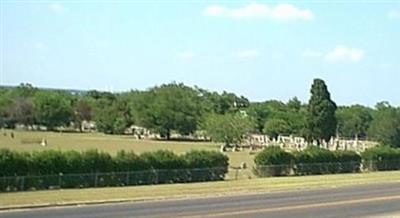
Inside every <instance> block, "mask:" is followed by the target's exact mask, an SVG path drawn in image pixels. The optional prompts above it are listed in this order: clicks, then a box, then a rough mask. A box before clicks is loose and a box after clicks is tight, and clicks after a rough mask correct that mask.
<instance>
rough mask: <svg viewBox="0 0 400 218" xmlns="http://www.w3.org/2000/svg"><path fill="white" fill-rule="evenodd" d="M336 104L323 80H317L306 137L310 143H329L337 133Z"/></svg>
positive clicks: (313, 86) (309, 108)
mask: <svg viewBox="0 0 400 218" xmlns="http://www.w3.org/2000/svg"><path fill="white" fill-rule="evenodd" d="M335 111H336V104H335V102H333V101H332V99H331V95H330V93H329V91H328V87H327V86H326V85H325V82H324V81H323V80H321V79H315V80H314V82H313V84H312V87H311V98H310V101H309V103H308V108H307V117H306V129H305V131H306V132H305V134H306V135H305V136H306V138H307V140H308V141H312V140H317V142H318V143H320V142H321V140H325V141H328V140H330V138H331V137H332V136H334V135H335V133H336V126H337V120H336V117H335Z"/></svg>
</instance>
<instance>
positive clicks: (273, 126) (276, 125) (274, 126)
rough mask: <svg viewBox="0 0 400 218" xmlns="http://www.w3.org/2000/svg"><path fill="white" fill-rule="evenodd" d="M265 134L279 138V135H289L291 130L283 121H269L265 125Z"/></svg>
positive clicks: (275, 119)
mask: <svg viewBox="0 0 400 218" xmlns="http://www.w3.org/2000/svg"><path fill="white" fill-rule="evenodd" d="M263 132H264V133H265V134H267V135H268V136H269V137H272V138H275V139H276V138H277V137H278V135H289V134H290V132H291V130H290V127H289V125H288V123H287V122H286V121H285V120H282V119H277V118H273V119H269V120H267V122H266V123H265V125H264V129H263Z"/></svg>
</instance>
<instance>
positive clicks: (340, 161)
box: [254, 146, 361, 176]
mask: <svg viewBox="0 0 400 218" xmlns="http://www.w3.org/2000/svg"><path fill="white" fill-rule="evenodd" d="M254 162H255V164H256V167H255V169H254V171H255V174H256V175H258V176H285V175H316V174H332V173H351V172H358V171H359V170H360V166H361V157H360V156H359V155H358V154H357V153H355V152H353V151H334V152H332V151H329V150H326V149H323V148H318V147H315V146H310V147H308V148H307V149H305V150H303V151H299V152H294V153H293V154H291V153H289V152H286V151H284V150H283V149H281V148H280V147H274V146H272V147H267V148H265V149H264V150H263V151H262V152H260V153H259V154H257V155H256V157H255V159H254Z"/></svg>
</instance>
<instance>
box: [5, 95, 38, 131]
mask: <svg viewBox="0 0 400 218" xmlns="http://www.w3.org/2000/svg"><path fill="white" fill-rule="evenodd" d="M9 113H10V117H11V119H13V120H14V121H15V122H16V123H19V124H24V125H32V124H34V123H35V119H36V117H35V106H34V104H33V102H32V98H23V97H17V98H15V99H14V101H13V103H12V105H10V112H9Z"/></svg>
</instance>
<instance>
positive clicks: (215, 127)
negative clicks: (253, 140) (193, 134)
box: [203, 113, 253, 146]
mask: <svg viewBox="0 0 400 218" xmlns="http://www.w3.org/2000/svg"><path fill="white" fill-rule="evenodd" d="M252 126H253V123H252V122H251V120H250V119H249V117H246V116H243V115H241V114H240V113H238V114H224V115H220V114H209V115H208V116H207V117H206V118H205V120H204V123H203V128H204V129H205V130H206V132H207V134H208V135H209V136H210V137H211V139H212V140H213V141H216V142H223V143H225V145H227V146H230V145H234V146H236V145H239V144H240V143H241V142H242V141H243V139H244V138H245V137H246V135H247V134H248V133H249V132H250V131H251V129H252Z"/></svg>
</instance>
